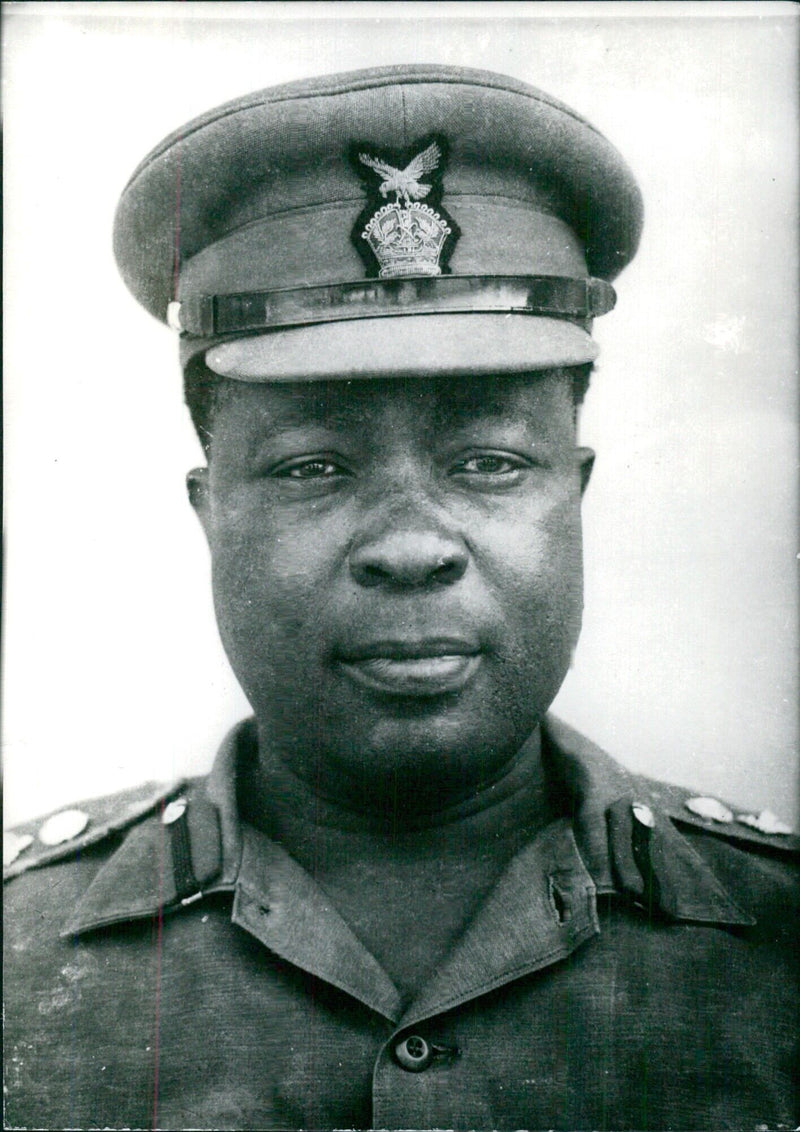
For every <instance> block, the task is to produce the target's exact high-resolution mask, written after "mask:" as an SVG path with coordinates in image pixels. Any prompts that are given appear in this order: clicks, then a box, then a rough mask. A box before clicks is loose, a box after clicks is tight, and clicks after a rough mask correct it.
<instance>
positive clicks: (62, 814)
mask: <svg viewBox="0 0 800 1132" xmlns="http://www.w3.org/2000/svg"><path fill="white" fill-rule="evenodd" d="M182 787H183V780H179V781H177V782H172V783H169V784H164V783H160V784H159V783H154V782H146V783H144V784H143V785H141V786H137V787H135V788H133V789H131V790H123V791H121V792H120V793H118V794H110V795H107V796H106V797H102V798H91V799H89V800H87V801H85V802H79V803H77V804H76V805H74V806H70V807H69V808H68V809H62V810H57V811H55V812H54V813H51V814H48V815H45V817H42V818H37V819H36V820H35V821H30V822H25V823H24V824H22V825H19V826H17V827H15V828H14V829H13V830H10V831H7V832H4V833H3V880H4V882H5V881H9V880H11V879H12V878H14V877H16V876H19V875H20V874H21V873H25V872H28V870H29V869H36V868H40V867H42V866H43V865H49V864H51V863H52V862H55V861H60V860H63V859H66V858H68V857H72V856H74V855H75V854H77V853H79V852H81V851H82V850H84V849H87V848H89V847H90V846H93V845H97V844H99V843H100V842H102V841H104V840H105V839H106V838H108V837H111V836H112V835H114V834H117V833H121V832H123V831H124V830H126V829H128V828H129V827H130V826H132V825H135V824H136V822H138V821H140V820H141V819H142V818H144V817H146V816H147V815H148V814H149V813H151V812H152V811H154V810H155V809H156V807H157V806H161V805H162V804H163V803H165V802H166V801H167V800H168V799H169V798H172V797H173V796H174V795H175V794H177V793H178V792H179V791H180V790H181V788H182Z"/></svg>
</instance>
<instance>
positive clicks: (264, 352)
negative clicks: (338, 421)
mask: <svg viewBox="0 0 800 1132" xmlns="http://www.w3.org/2000/svg"><path fill="white" fill-rule="evenodd" d="M597 354H598V347H597V344H596V343H595V342H594V340H593V339H592V338H591V336H590V335H589V334H588V333H587V332H586V331H585V330H583V329H582V328H581V327H580V326H576V325H575V324H574V323H572V322H567V321H565V320H564V319H556V318H540V317H537V316H533V315H524V314H514V313H508V314H499V315H498V314H486V313H475V314H429V315H400V316H394V317H392V318H362V319H353V320H351V321H347V322H333V323H318V324H315V325H313V326H299V327H292V328H291V329H288V330H280V331H273V332H272V333H270V334H259V335H256V336H253V337H249V338H238V339H236V340H235V341H233V342H222V343H219V344H218V345H216V346H212V347H211V348H210V349H208V350H207V351H206V365H207V366H208V367H209V369H210V370H212V371H213V372H214V373H217V374H219V375H220V376H221V377H229V378H233V379H234V380H237V381H252V382H259V381H322V380H329V379H336V378H340V379H348V378H370V377H401V376H406V377H413V376H418V377H419V376H424V375H433V374H441V375H443V376H445V375H450V376H454V377H455V376H459V375H465V374H482V373H483V374H487V375H488V374H492V373H502V372H505V373H508V372H512V373H513V372H517V373H520V372H525V371H527V370H539V369H552V368H554V367H557V366H577V365H583V364H584V363H586V362H591V361H594V359H595V358H596V357H597Z"/></svg>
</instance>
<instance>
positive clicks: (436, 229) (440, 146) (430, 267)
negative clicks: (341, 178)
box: [353, 138, 459, 279]
mask: <svg viewBox="0 0 800 1132" xmlns="http://www.w3.org/2000/svg"><path fill="white" fill-rule="evenodd" d="M420 145H424V143H420ZM444 145H445V143H444V140H443V139H439V138H434V139H433V140H432V141H430V142H429V144H428V145H426V146H424V148H422V149H421V150H418V152H417V153H416V154H415V155H414V156H413V157H412V158H411V160H410V161H406V162H405V164H403V163H402V162H398V164H397V165H395V164H391V163H390V161H389V160H384V158H383V157H381V156H375V155H374V154H371V153H368V152H366V151H365V149H363V148H361V147H355V150H354V154H355V156H356V158H357V161H358V163H359V173H360V175H361V176H362V178H363V179H365V181H366V188H367V192H368V193H369V195H370V196H371V197H372V198H373V200H372V202H371V204H372V206H371V207H368V208H367V209H366V210H365V212H363V213H362V214H361V216H360V217H359V220H358V222H357V224H356V227H355V229H354V231H353V237H354V239H355V240H356V245H357V246H358V248H359V251H360V252H361V253H362V255H364V252H366V253H367V254H366V256H365V259H367V263H368V265H369V267H370V268H371V269H372V270H371V272H370V273H371V274H377V275H378V277H379V278H380V279H399V278H403V277H405V276H411V275H441V274H442V271H443V270H445V271H446V270H447V268H446V265H445V261H446V258H447V254H448V253H449V251H451V250H452V246H453V244H454V243H455V240H456V239H457V238H458V236H459V231H458V227H457V225H456V223H455V221H453V220H452V219H451V218H450V217H449V216H448V215H447V213H446V212H445V211H444V209H443V208H442V207H441V204H440V200H439V198H440V197H441V193H442V185H441V170H442V166H443V165H444ZM416 148H418V147H415V149H416ZM412 153H413V150H412ZM394 160H397V158H394ZM366 170H369V171H370V173H368V172H366ZM437 174H438V176H437ZM426 180H427V181H428V182H430V183H426ZM392 194H393V195H394V200H393V201H390V202H389V203H386V204H383V205H379V207H377V209H376V208H375V206H376V205H378V202H379V199H381V198H382V199H383V200H384V201H387V200H388V198H389V197H390V196H391V195H392ZM426 198H427V200H428V201H429V202H430V203H424V204H423V203H422V202H423V201H425V200H426ZM434 206H435V207H434ZM437 208H438V211H437ZM365 245H366V246H365ZM376 267H377V272H376V271H375V268H376Z"/></svg>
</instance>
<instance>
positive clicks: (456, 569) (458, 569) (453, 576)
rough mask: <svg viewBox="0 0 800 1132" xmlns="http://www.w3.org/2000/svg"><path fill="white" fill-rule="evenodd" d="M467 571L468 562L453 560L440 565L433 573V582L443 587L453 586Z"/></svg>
mask: <svg viewBox="0 0 800 1132" xmlns="http://www.w3.org/2000/svg"><path fill="white" fill-rule="evenodd" d="M465 569H466V561H463V562H462V561H461V559H458V558H451V559H449V560H446V561H443V562H440V563H439V565H438V566H437V567H436V569H435V570H434V571H433V580H434V581H435V582H439V583H440V584H441V585H443V586H447V585H452V583H453V582H457V581H458V580H459V578H461V577H463V574H464V570H465Z"/></svg>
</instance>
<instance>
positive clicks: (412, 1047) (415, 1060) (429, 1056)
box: [394, 1034, 433, 1073]
mask: <svg viewBox="0 0 800 1132" xmlns="http://www.w3.org/2000/svg"><path fill="white" fill-rule="evenodd" d="M394 1056H395V1057H396V1059H397V1064H398V1065H401V1066H402V1067H403V1069H407V1070H408V1071H409V1072H410V1073H421V1072H422V1070H423V1069H427V1068H428V1066H429V1065H430V1063H431V1061H432V1060H433V1051H432V1050H431V1047H430V1046H429V1045H428V1043H427V1042H426V1041H425V1039H424V1038H421V1037H420V1036H419V1034H409V1036H408V1037H407V1038H404V1039H403V1041H402V1042H398V1043H397V1045H396V1046H395V1047H394Z"/></svg>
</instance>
